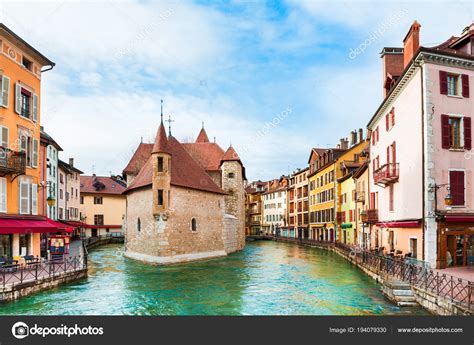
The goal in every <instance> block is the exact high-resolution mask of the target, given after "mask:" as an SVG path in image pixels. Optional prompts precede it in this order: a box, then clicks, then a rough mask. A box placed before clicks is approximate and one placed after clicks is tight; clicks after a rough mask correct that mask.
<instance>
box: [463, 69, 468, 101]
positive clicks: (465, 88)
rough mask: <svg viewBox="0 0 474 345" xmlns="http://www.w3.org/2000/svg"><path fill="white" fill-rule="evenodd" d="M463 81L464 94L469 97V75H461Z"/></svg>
mask: <svg viewBox="0 0 474 345" xmlns="http://www.w3.org/2000/svg"><path fill="white" fill-rule="evenodd" d="M461 81H462V96H463V97H466V98H469V76H468V75H467V74H463V75H461Z"/></svg>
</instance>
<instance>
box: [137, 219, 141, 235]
mask: <svg viewBox="0 0 474 345" xmlns="http://www.w3.org/2000/svg"><path fill="white" fill-rule="evenodd" d="M141 230H142V221H141V220H140V218H138V219H137V231H138V232H140V231H141Z"/></svg>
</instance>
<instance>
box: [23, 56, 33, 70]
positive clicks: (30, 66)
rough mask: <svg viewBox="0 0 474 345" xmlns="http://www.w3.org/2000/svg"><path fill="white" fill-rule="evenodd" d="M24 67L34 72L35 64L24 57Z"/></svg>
mask: <svg viewBox="0 0 474 345" xmlns="http://www.w3.org/2000/svg"><path fill="white" fill-rule="evenodd" d="M21 63H22V65H23V66H25V67H26V69H27V70H29V71H32V70H33V63H32V62H31V61H30V60H28V59H27V58H26V57H24V56H23V59H22V62H21Z"/></svg>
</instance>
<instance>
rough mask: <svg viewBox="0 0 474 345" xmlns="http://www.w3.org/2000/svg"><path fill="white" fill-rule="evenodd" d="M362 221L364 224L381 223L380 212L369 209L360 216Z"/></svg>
mask: <svg viewBox="0 0 474 345" xmlns="http://www.w3.org/2000/svg"><path fill="white" fill-rule="evenodd" d="M360 218H361V220H362V221H363V222H364V223H369V224H372V223H377V222H378V221H379V210H377V209H369V210H366V211H365V214H364V213H361V215H360Z"/></svg>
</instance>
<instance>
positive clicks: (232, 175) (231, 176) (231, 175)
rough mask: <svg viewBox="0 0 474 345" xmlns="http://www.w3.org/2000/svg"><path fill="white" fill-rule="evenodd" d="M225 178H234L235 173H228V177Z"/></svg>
mask: <svg viewBox="0 0 474 345" xmlns="http://www.w3.org/2000/svg"><path fill="white" fill-rule="evenodd" d="M227 176H229V178H235V173H233V172H230V173H229V175H227Z"/></svg>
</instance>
